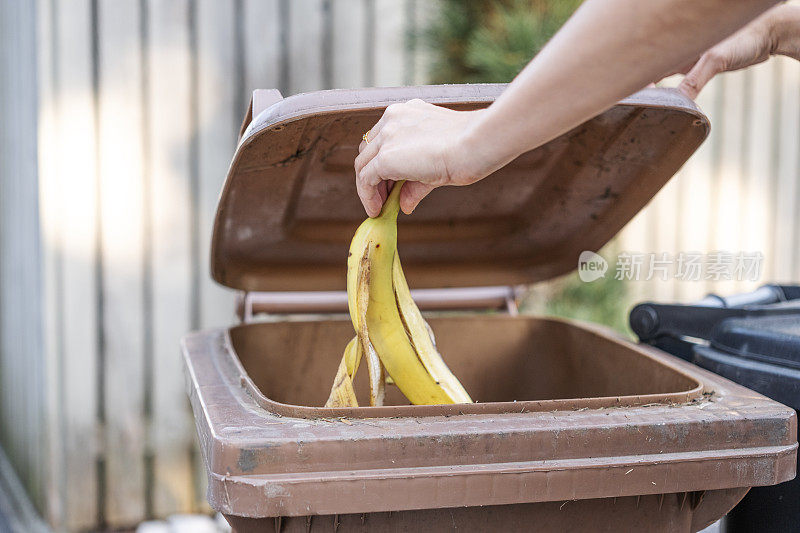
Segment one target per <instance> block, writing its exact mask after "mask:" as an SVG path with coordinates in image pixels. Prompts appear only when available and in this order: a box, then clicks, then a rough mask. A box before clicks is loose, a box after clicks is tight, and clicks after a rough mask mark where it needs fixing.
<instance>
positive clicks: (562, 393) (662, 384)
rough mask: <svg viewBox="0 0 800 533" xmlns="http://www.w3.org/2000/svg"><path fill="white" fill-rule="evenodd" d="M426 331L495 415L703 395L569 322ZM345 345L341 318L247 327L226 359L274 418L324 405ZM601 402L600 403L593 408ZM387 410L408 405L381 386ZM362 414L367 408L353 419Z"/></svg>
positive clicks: (661, 366) (347, 329)
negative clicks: (235, 360)
mask: <svg viewBox="0 0 800 533" xmlns="http://www.w3.org/2000/svg"><path fill="white" fill-rule="evenodd" d="M429 322H430V324H431V327H432V328H433V330H434V333H435V335H436V342H437V345H438V348H439V350H440V352H441V353H442V355H443V357H444V359H445V361H446V362H447V364H448V365H449V366H450V368H451V370H452V371H453V372H454V373H455V375H456V376H457V377H458V378H459V379H460V380H461V382H462V384H463V385H464V387H465V388H466V389H467V391H468V392H469V394H470V395H471V397H472V399H473V400H474V401H476V402H481V403H493V402H504V403H502V404H499V405H498V404H495V405H497V408H496V409H495V410H496V411H498V412H504V411H507V412H512V411H519V410H520V408H519V407H518V406H519V405H520V404H519V403H516V404H515V403H512V402H526V401H527V402H538V403H537V404H535V405H530V404H524V405H525V408H526V410H552V409H557V408H572V409H579V408H582V407H599V406H607V405H642V404H647V403H653V402H676V403H677V402H684V401H687V400H691V399H692V398H694V397H698V396H700V395H701V394H702V386H701V384H700V383H699V382H698V381H697V380H696V379H694V378H692V377H691V376H689V375H687V374H685V373H683V372H682V371H681V370H679V369H678V368H676V367H672V366H670V365H668V364H666V363H665V362H663V361H661V360H659V359H656V358H654V357H652V356H650V355H649V354H647V353H646V352H642V351H640V350H639V349H638V348H637V347H636V346H635V345H634V344H632V343H630V342H627V341H625V340H623V339H620V338H616V337H614V336H613V335H608V334H605V333H603V332H601V331H598V330H596V329H594V328H588V327H583V326H580V325H578V324H576V323H573V322H568V321H562V320H558V319H548V318H540V317H510V316H505V315H493V314H483V315H466V316H451V317H434V318H431V319H430V320H429ZM352 337H353V326H352V324H351V323H350V321H349V320H346V319H341V320H326V321H301V322H268V323H256V324H248V325H243V326H238V327H234V328H232V329H231V330H230V338H231V342H232V345H233V349H234V351H235V352H236V354H237V355H238V357H239V360H240V362H241V364H242V366H243V368H244V370H245V371H246V373H247V374H248V376H249V377H250V379H251V380H252V382H253V384H254V386H255V388H256V389H257V391H256V392H257V393H260V395H263V398H260V400H261V402H260V403H261V404H262V406H264V407H265V408H267V409H268V410H273V411H280V410H281V407H285V406H305V407H311V408H319V407H321V406H322V405H324V403H325V401H326V399H327V398H328V394H329V392H330V387H331V384H332V380H333V377H334V375H335V374H336V369H337V366H338V364H339V361H340V360H341V357H342V352H343V350H344V346H345V345H346V344H347V342H348V341H349V340H350V339H351V338H352ZM362 365H365V363H364V362H362ZM356 394H357V396H358V399H359V405H362V406H364V405H367V406H368V405H369V403H368V398H369V395H368V384H367V372H366V367H363V368H361V369H360V370H359V372H358V375H357V376H356ZM256 396H258V394H256ZM600 398H603V399H605V401H601V402H599V403H598V401H597V399H600ZM258 399H259V398H257V400H258ZM593 399H594V400H595V401H592V400H593ZM553 400H555V401H553ZM559 400H560V401H559ZM386 405H408V402H407V400H406V399H405V397H404V396H403V395H402V394H401V393H400V391H399V390H398V389H397V388H396V387H394V386H391V385H390V386H387V394H386ZM469 407H473V406H469ZM371 409H376V408H369V407H366V408H359V409H355V410H354V411H370V410H371ZM317 410H318V411H319V413H317V414H318V415H319V416H327V415H326V413H327V412H328V411H330V410H328V409H310V410H305V411H304V412H303V413H301V414H302V415H304V416H309V415H311V416H313V415H314V414H315V413H314V412H313V411H317ZM286 414H289V415H297V414H298V413H297V412H293V411H291V410H290V411H289V412H288V413H286ZM362 415H364V416H369V415H368V414H366V413H362Z"/></svg>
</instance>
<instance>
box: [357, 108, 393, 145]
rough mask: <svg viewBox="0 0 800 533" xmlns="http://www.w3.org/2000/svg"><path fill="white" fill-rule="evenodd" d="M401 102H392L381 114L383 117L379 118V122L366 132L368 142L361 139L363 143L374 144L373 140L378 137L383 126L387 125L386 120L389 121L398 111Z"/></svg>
mask: <svg viewBox="0 0 800 533" xmlns="http://www.w3.org/2000/svg"><path fill="white" fill-rule="evenodd" d="M398 105H399V104H391V105H390V106H388V107H387V108H386V109H385V110H384V111H383V114H382V115H381V118H379V119H378V122H376V123H375V125H374V126H372V127H371V128H370V129H369V130H368V131H367V133H366V136H367V138H366V142H365V141H364V140H362V141H361V143H362V144H363V145H369V144H372V141H374V140H375V139H377V138H378V134H380V132H381V130H382V129H383V127H384V126H385V125H386V121H388V120H389V119H390V118H391V117H392V116H393V115H394V114H395V113H396V112H397V107H396V106H398Z"/></svg>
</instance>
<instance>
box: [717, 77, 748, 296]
mask: <svg viewBox="0 0 800 533" xmlns="http://www.w3.org/2000/svg"><path fill="white" fill-rule="evenodd" d="M747 76H748V73H747V71H740V72H732V73H727V74H721V75H720V76H719V78H720V79H719V81H720V82H721V83H723V88H724V105H723V107H722V109H723V113H722V115H721V116H720V117H718V118H717V117H715V119H716V121H717V125H718V126H717V129H718V130H719V136H720V142H721V146H722V151H721V154H720V157H719V168H718V169H716V172H717V175H716V176H715V181H714V185H713V191H714V202H713V206H714V207H713V208H714V211H715V215H716V216H715V220H713V228H714V232H713V235H712V239H713V242H712V245H711V247H710V248H709V249H708V250H707V251H708V252H714V251H718V250H722V251H729V252H732V251H737V250H739V249H740V248H741V238H740V237H741V226H742V224H741V213H742V211H741V202H742V190H741V189H742V184H743V182H744V179H743V169H742V163H743V157H742V156H743V154H742V148H743V145H744V143H743V138H744V134H745V128H746V125H745V112H744V105H745V89H746V87H745V84H746V83H747V79H746V77H747ZM710 288H711V290H713V291H718V292H721V293H731V292H733V290H735V284H734V283H732V282H730V281H712V282H711V283H710Z"/></svg>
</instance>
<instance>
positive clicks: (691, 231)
mask: <svg viewBox="0 0 800 533" xmlns="http://www.w3.org/2000/svg"><path fill="white" fill-rule="evenodd" d="M716 91H717V87H716V85H715V84H714V82H713V81H712V83H711V84H709V85H708V86H707V87H706V88H705V89H703V92H701V93H700V96H699V97H698V99H697V104H698V106H699V107H700V109H701V110H702V111H703V112H704V113H706V115H708V116H709V119H710V120H711V122H712V123H711V134H710V135H709V137H708V138H707V139H706V140H705V142H704V143H703V144H702V145H701V146H700V148H698V150H697V152H695V153H694V155H692V157H691V158H690V159H689V161H688V162H687V163H686V166H685V167H684V169H683V170H682V171H681V177H680V188H681V194H680V199H679V205H678V206H677V208H678V209H679V211H678V212H677V213H673V214H672V215H671V216H674V217H676V219H678V221H679V228H680V230H679V231H680V233H679V235H678V237H677V243H676V248H677V249H676V250H675V253H681V252H683V253H696V252H704V251H706V248H707V245H708V240H709V231H710V227H709V224H710V220H711V212H712V211H711V210H712V194H711V180H712V168H711V163H712V161H711V160H712V155H713V154H712V152H713V145H714V139H713V138H712V137H711V136H715V137H716V135H718V132H717V128H716V126H715V124H714V121H713V118H712V117H711V112H712V110H713V107H714V106H713V102H714V96H715V94H716ZM676 285H677V287H676V291H677V294H676V299H677V300H679V301H682V302H691V301H695V300H697V299H699V298H701V297H703V296H704V295H705V293H706V283H705V281H703V280H698V281H678V282H676Z"/></svg>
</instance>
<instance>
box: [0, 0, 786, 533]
mask: <svg viewBox="0 0 800 533" xmlns="http://www.w3.org/2000/svg"><path fill="white" fill-rule="evenodd" d="M6 4H8V6H9V8H13V9H17V8H19V9H22V8H23V4H24V7H25V8H28V6H29V4H31V3H27V2H16V3H15V2H5V3H4V4H3V6H4V8H5V6H6ZM12 4H14V5H12ZM16 4H20V6H17V5H16ZM35 4H36V7H37V12H36V14H35V17H36V22H35V25H36V27H37V30H38V38H37V41H36V44H37V45H38V48H36V49H35V48H34V47H32V46H31V43H30V42H29V43H28V44H27V45H26V46H25V47H24V48H9V47H8V46H6V39H9V40H12V41H14V42H16V39H20V38H21V37H22V36H24V35H26V34H27V35H30V33H29V32H27V27H26V26H24V25H20V24H17V23H16V22H14V21H13V20H12V19H9V20H8V21H6V22H4V24H9V29H8V30H7V31H6V29H5V28H6V26H3V31H0V43H2V44H3V46H2V47H0V50H2V51H5V50H9V51H13V53H14V54H16V56H15V57H16V58H17V60H16V62H14V63H6V62H4V63H2V66H0V68H2V72H0V81H2V82H6V81H7V82H8V83H12V82H13V83H17V82H19V81H20V80H16V79H15V77H14V76H9V75H8V72H15V73H17V72H24V67H25V66H26V65H27V66H28V67H31V68H33V67H35V68H36V70H37V71H38V82H37V84H36V85H38V93H39V103H38V152H39V169H38V170H39V183H38V191H37V190H36V181H35V171H36V169H35V166H31V165H30V164H28V165H27V166H25V167H14V169H16V170H14V169H12V167H11V166H10V165H12V164H15V163H12V160H11V159H7V158H5V157H3V158H0V169H2V172H0V180H2V183H0V186H2V187H4V188H3V189H2V190H3V193H2V194H0V202H2V207H3V209H2V212H3V213H5V215H3V223H2V227H3V228H5V229H2V230H0V231H3V232H4V233H3V235H4V236H5V235H6V234H8V235H11V236H14V235H16V236H18V237H19V238H18V239H17V240H15V241H11V240H9V239H8V238H7V237H4V238H3V240H1V241H0V247H2V250H1V251H2V254H0V261H2V264H3V268H7V266H6V265H15V268H19V267H20V265H22V268H21V269H20V270H19V272H21V273H22V274H24V275H25V276H32V277H33V278H34V279H35V276H36V274H35V272H36V270H35V269H31V268H28V266H29V265H31V264H35V261H34V260H35V258H36V255H37V254H40V255H41V260H42V265H41V271H42V272H43V273H44V280H43V282H42V283H41V285H40V286H41V287H43V291H44V294H43V296H41V295H40V296H41V297H38V296H36V293H35V290H33V291H23V290H21V287H23V286H26V284H31V283H32V286H33V287H36V286H37V282H35V281H30V280H29V278H28V277H25V280H23V281H20V279H19V278H17V277H13V278H12V279H11V280H10V281H7V282H6V283H8V284H9V285H8V287H11V288H12V289H13V290H6V289H5V286H4V288H3V290H2V293H3V295H4V296H3V299H2V308H3V309H4V310H5V311H4V315H3V316H5V317H7V318H8V319H9V320H16V321H18V322H17V324H22V325H25V326H24V327H25V328H29V327H30V328H35V327H36V326H35V324H36V322H35V321H34V322H29V321H27V320H26V319H23V318H22V316H23V315H25V314H27V313H33V314H34V315H35V310H31V309H30V308H28V307H26V306H29V305H30V306H34V307H35V306H36V305H38V304H37V303H36V302H37V301H39V302H44V303H43V306H44V309H43V313H44V316H45V320H44V324H43V332H42V333H41V335H40V334H38V333H37V331H36V330H35V329H32V330H25V329H19V330H18V329H15V328H16V326H15V327H14V328H10V326H7V327H6V331H18V332H21V333H20V334H19V335H17V336H16V337H12V336H11V335H10V334H8V333H2V335H3V336H4V338H3V340H2V353H0V380H2V381H0V412H3V413H11V412H14V413H27V412H28V411H30V414H31V416H30V417H28V416H27V415H26V417H25V420H34V419H35V415H36V413H39V416H44V415H45V414H46V417H47V418H46V423H45V424H39V425H37V424H31V425H28V426H25V425H21V424H17V423H14V422H12V421H11V418H10V416H8V415H4V417H3V418H0V435H2V442H3V446H4V447H5V448H7V451H8V452H9V455H12V457H13V458H12V460H13V461H14V463H15V466H16V467H17V469H18V470H20V471H21V473H23V477H24V478H25V479H26V482H27V484H28V486H29V488H30V489H31V490H32V491H33V492H34V493H37V494H39V496H37V500H38V503H39V506H40V509H42V510H43V511H44V512H45V514H47V516H48V519H49V520H50V522H51V523H53V524H55V525H57V526H58V527H63V528H68V529H79V528H94V527H96V526H98V525H100V524H101V523H105V524H107V525H109V526H125V525H130V524H133V523H135V522H137V521H139V520H140V519H143V518H144V517H146V516H148V515H153V516H164V515H167V514H170V513H173V512H180V511H190V510H200V509H206V508H207V507H206V504H205V497H204V483H205V480H204V478H203V474H202V469H201V468H199V465H198V464H197V463H198V461H199V459H198V455H197V453H196V452H195V451H194V450H195V448H194V428H193V424H192V420H191V415H190V413H189V409H188V407H187V402H186V397H185V394H184V387H183V376H182V370H181V365H180V360H179V357H178V339H179V337H180V336H181V335H182V334H183V333H185V332H186V331H189V330H194V329H198V328H201V327H207V326H224V325H226V324H230V323H232V322H234V315H233V312H234V299H233V295H232V294H230V292H228V291H226V290H224V289H222V288H220V287H218V286H216V285H214V284H213V283H212V282H211V281H210V277H209V273H208V267H207V265H208V245H209V242H210V228H211V222H212V219H213V216H214V208H215V205H216V202H217V195H218V193H219V188H220V186H221V184H222V181H223V179H224V176H225V171H226V169H227V166H228V163H229V161H230V158H231V155H232V154H233V149H234V144H235V138H236V134H237V132H238V127H239V123H240V120H241V116H242V115H243V113H244V107H245V105H246V102H247V99H248V98H249V91H250V90H252V89H254V88H270V87H277V88H279V89H281V91H283V93H284V94H286V95H288V94H293V93H296V92H300V91H304V90H313V89H320V88H325V87H355V86H365V85H398V84H407V83H422V82H424V81H425V76H424V75H425V67H424V64H425V62H426V56H427V52H426V51H425V50H423V49H422V48H421V46H422V45H420V47H418V48H417V49H416V50H412V51H409V50H407V49H405V48H404V46H403V36H404V34H405V32H406V31H407V30H408V29H411V28H413V27H415V26H420V25H422V24H424V20H425V18H426V17H428V16H430V12H431V11H432V10H435V4H434V3H429V2H421V1H420V0H404V1H403V2H395V1H393V0H368V1H363V0H336V1H332V0H329V1H326V0H291V1H289V0H227V1H224V2H219V1H215V0H196V1H192V0H169V1H164V2H157V1H148V0H141V1H140V0H94V1H93V0H79V1H78V2H73V1H67V0H38V1H37V2H35ZM378 37H379V38H378ZM3 57H4V58H5V57H6V56H3ZM28 75H30V72H29V74H28ZM25 79H29V78H25ZM799 81H800V65H799V64H797V63H796V62H793V61H791V60H787V59H783V58H777V59H773V60H770V61H769V62H768V63H766V64H764V65H761V66H759V67H756V69H753V70H748V71H745V72H741V73H733V74H730V75H724V76H721V77H719V78H718V79H716V80H714V81H712V83H711V84H710V85H709V87H707V88H706V89H705V90H704V92H703V94H702V95H701V97H700V105H701V107H702V108H703V110H704V111H705V112H706V113H708V114H709V115H710V116H711V118H712V124H713V126H712V134H711V138H710V139H709V140H708V141H707V142H706V143H705V145H704V146H703V147H701V149H700V152H698V154H696V155H695V157H694V158H693V159H692V160H691V161H690V162H689V163H688V164H687V165H686V166H685V167H684V169H683V170H682V171H681V172H680V173H679V176H678V178H677V179H676V180H674V181H673V182H671V183H670V184H668V185H667V187H666V188H665V189H664V191H663V192H662V193H660V194H659V196H658V197H657V198H656V200H655V201H653V202H652V203H651V204H650V206H649V207H648V208H647V209H646V210H645V211H644V213H643V214H642V215H641V216H639V217H637V218H636V219H634V221H633V222H632V223H631V224H630V225H629V226H628V228H627V229H626V230H625V231H624V232H623V238H622V241H621V242H622V245H621V246H622V247H624V248H626V249H628V250H633V251H641V252H651V251H653V252H660V251H665V252H675V251H680V250H687V251H688V250H701V251H711V250H714V249H716V248H727V249H731V250H733V251H737V250H740V249H744V250H754V249H755V250H761V251H762V252H763V253H764V255H765V256H766V257H767V258H768V261H769V262H768V265H771V266H769V267H768V272H769V275H770V276H771V277H773V278H774V279H777V280H784V279H792V278H793V279H798V278H800V257H798V254H800V246H798V244H800V243H798V238H800V220H798V219H797V218H796V217H798V216H800V209H798V206H800V199H798V193H800V188H798V186H797V184H796V177H797V175H798V174H800V161H798V151H797V150H796V147H797V145H798V142H800V141H799V139H800V131H799V130H798V128H800V121H798V119H797V117H798V116H800V93H798V92H797V91H796V87H797V85H798V82H799ZM35 93H36V91H35V90H32V89H30V88H27V89H25V90H24V91H22V90H20V93H19V94H18V95H17V96H19V99H17V98H16V97H15V98H14V99H10V100H6V99H5V98H4V99H3V102H2V104H0V105H8V106H10V107H9V113H10V112H11V110H15V109H28V112H26V115H25V117H26V118H25V119H24V120H23V119H22V118H18V119H16V122H13V121H9V120H8V117H9V116H12V115H10V114H6V113H5V109H6V108H5V107H4V108H3V109H4V113H3V121H2V122H0V128H3V129H2V131H3V136H2V137H1V138H0V139H2V140H0V143H2V144H3V149H4V150H5V149H7V148H8V147H12V152H13V153H16V152H14V150H16V148H13V147H16V146H18V145H17V144H15V143H18V142H20V139H21V138H22V137H20V135H23V136H24V135H28V136H30V135H35V133H31V129H32V128H35V127H36V126H37V119H36V117H34V116H29V115H31V114H32V115H36V113H33V110H31V108H30V106H31V103H30V102H31V100H30V98H33V95H34V94H35ZM26 98H27V99H26ZM18 106H21V107H18ZM26 106H27V107H26ZM17 116H18V117H19V115H17ZM745 125H747V126H748V127H746V128H745V127H744V126H745ZM6 132H12V133H14V135H11V136H8V135H6V134H5V133H6ZM26 132H27V133H26ZM28 138H30V137H28ZM12 170H13V172H12ZM16 172H19V173H18V174H13V173H16ZM12 174H13V175H15V176H16V178H17V181H13V182H12V181H10V180H11V178H10V177H9V176H12ZM22 178H26V179H22ZM28 178H29V179H28ZM11 184H18V185H23V186H24V187H23V189H20V192H19V196H11V195H7V194H5V191H7V190H10V189H7V188H5V187H9V186H10V185H11ZM37 195H38V197H39V198H38V199H39V201H40V211H39V212H40V230H41V235H42V240H41V246H40V247H36V246H34V247H30V246H28V244H30V243H34V242H35V235H36V232H37V231H38V228H37V227H36V224H32V223H31V222H30V221H29V220H28V219H27V218H22V219H18V220H17V219H15V218H12V215H11V214H10V213H13V212H19V213H23V214H25V216H33V214H35V213H36V211H35V209H34V208H35V206H36V201H37ZM9 209H11V210H9ZM14 209H16V210H14ZM731 218H732V219H735V220H737V224H739V225H731V224H729V223H728V220H730V219H731ZM7 220H9V221H13V224H9V223H8V222H7ZM668 220H671V221H676V223H675V224H666V223H664V221H668ZM12 242H16V244H11V243H12ZM23 243H27V244H25V246H22V244H23ZM792 244H794V245H793V246H792ZM10 246H19V247H20V248H19V249H18V251H17V252H14V255H9V252H8V251H9V250H11V249H12V248H9V247H10ZM12 258H13V259H12ZM12 261H13V262H12ZM17 261H19V263H17ZM31 261H34V262H33V263H32V262H31ZM612 268H613V267H612ZM6 271H7V272H10V270H6ZM765 279H766V278H765ZM26 280H27V281H26ZM633 286H634V287H635V289H634V291H633V292H634V294H632V295H631V296H630V297H631V301H635V300H641V299H645V298H658V299H670V298H672V297H673V295H674V296H677V297H680V298H684V297H685V298H694V297H695V296H696V293H697V294H699V293H701V292H703V291H705V290H716V289H717V288H716V287H715V286H714V284H713V283H712V282H704V283H683V284H680V285H678V284H674V283H673V284H670V283H660V282H659V283H656V282H654V283H645V282H641V283H638V284H633ZM746 288H747V287H742V288H741V289H740V288H739V287H730V286H728V285H721V286H719V290H720V291H721V292H726V293H730V292H734V291H735V290H745V289H746ZM637 291H638V292H637ZM8 310H13V313H9V311H8ZM14 313H19V315H15V314H14ZM20 335H22V336H20ZM14 339H17V340H14ZM19 339H26V340H25V342H22V343H21V342H19ZM28 339H29V340H30V342H28ZM37 339H38V340H37ZM36 343H41V345H43V346H44V352H43V353H44V355H42V350H41V349H40V348H37V347H36ZM23 354H34V356H35V355H36V354H39V356H40V357H39V358H37V357H27V355H23ZM37 365H38V366H37ZM42 365H44V368H42ZM45 384H46V385H47V386H43V385H45ZM45 406H48V409H47V410H46V413H43V412H42V410H43V409H44V407H45ZM15 416H18V415H15ZM15 420H16V418H15ZM40 432H41V434H40ZM47 437H49V440H48V439H47ZM43 439H45V440H44V442H49V443H50V445H51V447H50V448H46V445H45V444H42V442H43ZM8 448H14V449H15V450H17V451H16V452H13V450H8ZM37 469H38V472H37V473H32V472H34V471H36V470H37ZM37 480H38V481H37ZM39 485H41V488H37V486H39ZM45 493H47V494H51V497H47V498H46V499H45V498H43V496H42V495H43V494H45Z"/></svg>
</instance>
